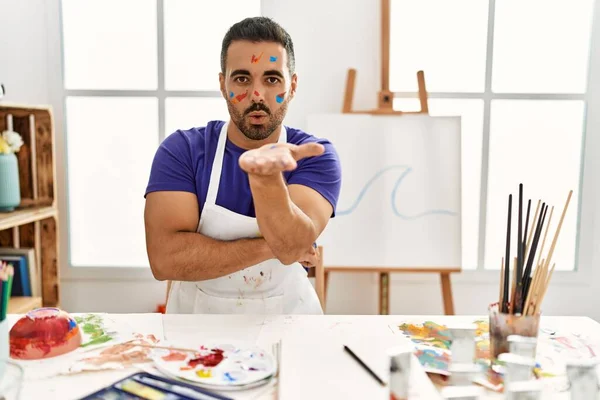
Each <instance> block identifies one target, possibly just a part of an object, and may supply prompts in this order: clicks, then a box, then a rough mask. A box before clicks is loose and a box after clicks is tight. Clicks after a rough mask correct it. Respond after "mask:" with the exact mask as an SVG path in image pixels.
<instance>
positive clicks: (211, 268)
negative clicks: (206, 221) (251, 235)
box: [149, 232, 274, 281]
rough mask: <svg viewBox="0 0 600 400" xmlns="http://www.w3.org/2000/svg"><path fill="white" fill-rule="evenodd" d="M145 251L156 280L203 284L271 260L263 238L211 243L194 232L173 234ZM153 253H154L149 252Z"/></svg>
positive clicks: (270, 252)
mask: <svg viewBox="0 0 600 400" xmlns="http://www.w3.org/2000/svg"><path fill="white" fill-rule="evenodd" d="M152 245H156V246H160V249H151V248H150V249H149V254H150V265H151V267H152V271H153V273H154V275H155V277H156V278H157V279H160V280H176V281H203V280H207V279H214V278H219V277H221V276H225V275H229V274H231V273H234V272H236V271H239V270H242V269H244V268H246V267H249V266H252V265H255V264H258V263H260V262H263V261H266V260H269V259H272V258H274V255H273V252H272V251H271V249H270V248H269V246H268V245H267V242H266V241H265V240H264V239H263V238H256V239H239V240H233V241H221V240H215V239H212V238H210V237H208V236H204V235H202V234H199V233H194V232H176V233H173V234H171V235H169V236H168V237H164V238H162V239H161V240H160V241H158V243H156V244H150V245H149V247H150V246H152ZM153 250H154V251H153Z"/></svg>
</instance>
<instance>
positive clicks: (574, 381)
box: [566, 359, 599, 400]
mask: <svg viewBox="0 0 600 400" xmlns="http://www.w3.org/2000/svg"><path fill="white" fill-rule="evenodd" d="M598 363H599V360H598V359H586V360H568V361H567V362H566V365H567V378H568V379H569V383H570V390H569V391H570V392H571V400H583V399H586V400H593V399H598V374H597V372H596V366H597V365H598Z"/></svg>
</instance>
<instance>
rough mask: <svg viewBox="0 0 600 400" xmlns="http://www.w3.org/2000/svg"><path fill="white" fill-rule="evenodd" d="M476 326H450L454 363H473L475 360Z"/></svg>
mask: <svg viewBox="0 0 600 400" xmlns="http://www.w3.org/2000/svg"><path fill="white" fill-rule="evenodd" d="M476 329H477V326H476V325H475V324H460V325H456V324H455V325H448V331H449V332H450V337H451V342H450V352H451V354H452V363H472V362H473V361H474V360H475V331H476Z"/></svg>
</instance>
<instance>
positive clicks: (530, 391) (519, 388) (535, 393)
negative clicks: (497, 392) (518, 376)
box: [504, 380, 542, 400]
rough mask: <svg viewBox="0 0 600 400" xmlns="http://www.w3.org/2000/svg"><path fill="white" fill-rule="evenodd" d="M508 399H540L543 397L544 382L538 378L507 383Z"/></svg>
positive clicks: (505, 391)
mask: <svg viewBox="0 0 600 400" xmlns="http://www.w3.org/2000/svg"><path fill="white" fill-rule="evenodd" d="M504 393H505V394H506V399H507V400H538V399H541V398H542V382H540V381H538V380H529V381H519V382H510V383H509V384H507V385H505V388H504Z"/></svg>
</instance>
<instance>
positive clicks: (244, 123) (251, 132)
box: [227, 99, 288, 140]
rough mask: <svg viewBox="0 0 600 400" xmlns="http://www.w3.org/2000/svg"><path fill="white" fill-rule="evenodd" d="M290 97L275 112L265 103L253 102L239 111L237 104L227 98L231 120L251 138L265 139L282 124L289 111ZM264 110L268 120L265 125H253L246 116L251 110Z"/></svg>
mask: <svg viewBox="0 0 600 400" xmlns="http://www.w3.org/2000/svg"><path fill="white" fill-rule="evenodd" d="M287 107H288V99H285V101H284V102H283V103H282V104H281V107H279V109H278V110H277V111H276V112H275V114H273V113H271V110H270V109H269V107H267V106H266V105H265V104H264V103H253V104H252V105H251V106H250V107H248V108H247V109H246V110H244V112H243V113H241V112H239V111H238V110H237V109H236V108H235V106H234V105H233V104H232V103H231V102H230V101H229V100H227V108H228V109H229V115H230V116H231V120H232V121H233V123H234V124H235V125H236V126H237V127H238V129H239V130H240V131H241V132H242V133H243V134H244V136H246V137H247V138H248V139H250V140H263V139H266V138H268V137H269V136H271V134H272V133H273V132H275V130H276V129H277V128H278V127H279V125H281V123H282V122H283V118H285V114H286V112H287ZM256 111H264V112H265V113H266V114H267V118H268V120H267V122H266V123H265V124H263V125H253V124H251V123H250V122H249V121H248V120H247V119H246V117H247V116H248V114H250V113H251V112H256Z"/></svg>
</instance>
